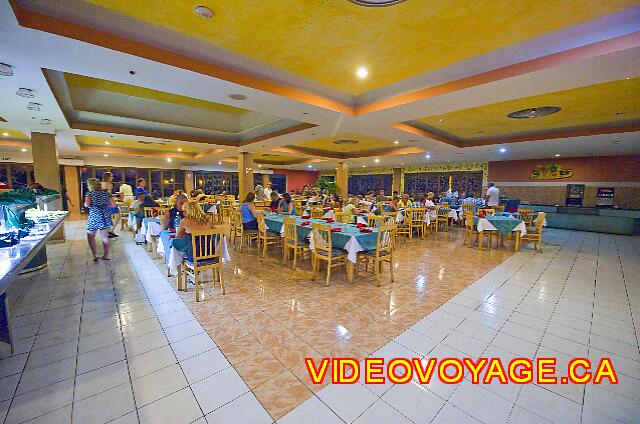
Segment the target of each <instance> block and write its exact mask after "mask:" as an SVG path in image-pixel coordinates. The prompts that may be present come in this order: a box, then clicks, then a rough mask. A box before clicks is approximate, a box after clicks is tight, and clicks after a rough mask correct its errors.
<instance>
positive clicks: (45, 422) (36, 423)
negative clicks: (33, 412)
mask: <svg viewBox="0 0 640 424" xmlns="http://www.w3.org/2000/svg"><path fill="white" fill-rule="evenodd" d="M72 409H73V408H72V406H71V405H67V406H64V407H62V408H60V409H56V410H55V411H51V412H49V413H48V414H44V415H41V416H39V417H38V418H34V419H32V420H29V421H25V423H24V424H69V423H70V422H71V410H72Z"/></svg>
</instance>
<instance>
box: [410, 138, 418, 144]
mask: <svg viewBox="0 0 640 424" xmlns="http://www.w3.org/2000/svg"><path fill="white" fill-rule="evenodd" d="M417 142H418V139H417V138H412V139H410V140H409V143H417Z"/></svg>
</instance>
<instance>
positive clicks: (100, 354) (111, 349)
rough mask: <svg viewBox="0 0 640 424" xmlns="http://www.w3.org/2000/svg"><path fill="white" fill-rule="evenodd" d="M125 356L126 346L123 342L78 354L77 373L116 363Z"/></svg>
mask: <svg viewBox="0 0 640 424" xmlns="http://www.w3.org/2000/svg"><path fill="white" fill-rule="evenodd" d="M124 357H125V355H124V346H123V345H122V343H116V344H113V345H111V346H107V347H103V348H100V349H96V350H93V351H91V352H87V353H84V354H82V355H78V366H77V368H76V374H83V373H85V372H89V371H93V370H95V369H98V368H101V367H104V366H106V365H111V364H114V363H116V362H119V361H122V360H123V359H124Z"/></svg>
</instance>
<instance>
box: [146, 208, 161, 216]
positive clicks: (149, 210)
mask: <svg viewBox="0 0 640 424" xmlns="http://www.w3.org/2000/svg"><path fill="white" fill-rule="evenodd" d="M159 209H160V208H159V207H151V208H142V210H143V212H144V217H145V218H153V217H154V216H158V214H159V212H158V211H159Z"/></svg>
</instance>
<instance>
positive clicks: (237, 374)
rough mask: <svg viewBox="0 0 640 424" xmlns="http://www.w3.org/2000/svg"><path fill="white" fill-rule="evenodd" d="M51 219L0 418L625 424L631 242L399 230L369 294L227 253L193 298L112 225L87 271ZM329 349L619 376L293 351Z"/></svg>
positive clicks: (636, 270)
mask: <svg viewBox="0 0 640 424" xmlns="http://www.w3.org/2000/svg"><path fill="white" fill-rule="evenodd" d="M68 229H69V230H70V231H69V238H70V239H71V240H72V241H69V242H67V243H65V244H64V245H57V246H52V247H50V248H49V250H48V251H49V256H50V266H49V268H48V269H47V270H46V271H44V272H42V273H40V274H39V275H34V276H31V277H30V278H25V279H23V280H22V281H21V282H20V284H15V285H14V286H13V288H12V291H11V298H10V299H11V306H12V316H13V320H12V327H13V329H14V336H15V338H16V339H18V341H17V343H16V352H15V355H14V356H11V357H7V358H5V359H2V360H0V417H5V416H6V418H5V422H6V423H19V422H25V421H27V420H30V419H32V418H33V419H37V420H35V421H30V422H43V423H57V422H63V423H67V422H78V423H104V422H114V423H136V422H143V423H146V422H151V423H163V422H166V423H190V422H197V423H198V424H203V423H206V422H209V423H236V422H237V423H263V422H265V423H270V422H272V421H273V420H278V422H282V423H315V422H317V423H333V422H335V423H342V422H358V423H366V422H372V423H374V422H375V423H402V422H407V423H411V422H414V423H422V422H425V423H429V422H434V423H448V422H451V423H466V422H469V423H475V422H484V423H493V422H512V423H529V422H530V423H544V422H562V423H563V424H565V423H573V422H576V423H577V422H583V423H607V422H612V423H618V422H627V423H638V422H640V394H639V393H640V353H639V352H638V336H639V335H640V328H639V327H638V319H639V317H640V259H639V258H640V240H639V239H638V238H631V237H618V236H609V235H599V234H591V233H578V232H568V231H557V230H549V231H547V237H546V238H547V240H549V241H550V242H551V244H547V245H546V246H545V251H544V253H542V254H534V253H533V252H532V251H530V250H525V251H523V252H521V253H519V254H516V255H513V256H510V253H509V252H508V251H506V250H504V251H492V252H491V255H490V256H488V257H487V254H486V253H487V252H478V251H477V250H476V249H468V248H464V247H461V246H460V241H459V239H458V238H457V237H458V236H455V235H452V236H446V237H440V240H438V241H435V240H427V241H414V242H412V243H411V244H410V245H408V246H405V247H403V248H401V251H402V249H404V253H403V254H399V255H398V256H399V258H400V260H399V263H398V265H397V268H396V277H397V281H396V284H394V285H391V284H389V283H388V282H387V283H386V284H383V286H382V287H381V288H378V287H376V286H375V285H374V284H373V283H372V282H371V281H372V279H371V278H369V277H366V278H365V277H364V276H363V277H362V278H361V279H360V280H358V281H357V282H356V284H355V285H353V286H351V285H348V284H347V283H346V282H345V281H344V278H343V277H342V273H341V271H338V272H337V273H336V281H337V282H336V283H334V284H332V286H331V287H329V288H325V287H322V285H321V284H320V282H315V283H314V282H309V281H308V275H309V271H308V269H306V268H304V267H303V268H302V269H300V270H298V271H295V272H294V271H290V270H288V269H287V268H284V267H282V265H280V264H279V263H278V260H279V255H278V257H277V259H276V258H275V255H272V256H273V257H270V258H267V259H264V260H263V259H259V260H256V256H255V255H254V254H253V253H247V254H238V253H234V252H232V256H233V257H234V259H233V261H232V263H230V264H228V266H227V267H226V269H227V272H226V275H225V278H226V281H227V282H228V291H227V294H226V295H225V296H224V297H222V296H221V295H220V294H218V293H217V292H216V290H213V291H209V292H208V293H207V294H208V297H207V299H206V301H205V302H201V303H200V304H195V302H194V293H193V290H191V291H190V292H188V293H186V294H182V293H180V294H177V293H176V292H175V291H174V289H173V284H171V285H170V284H169V283H168V280H167V279H166V278H165V277H164V276H163V274H162V272H161V270H162V271H163V268H162V266H161V263H160V261H156V265H158V267H154V266H153V265H152V263H153V262H152V261H151V259H150V258H149V256H148V254H147V253H146V252H145V251H144V250H143V248H141V247H139V246H135V244H133V243H132V241H131V239H130V237H129V236H128V235H124V236H123V237H121V239H120V240H118V241H117V242H116V243H115V251H114V255H113V257H114V260H113V261H111V263H109V264H107V263H105V262H100V263H98V264H94V263H93V262H89V263H87V249H86V247H85V241H84V239H83V232H82V228H81V227H79V226H78V225H77V224H72V225H70V226H69V227H68ZM503 261H504V262H503ZM501 262H502V263H501ZM500 263H501V264H500ZM497 264H500V265H498V266H497V267H495V268H494V266H495V265H497ZM492 268H493V269H492ZM385 276H388V274H385ZM476 280H477V281H476ZM383 281H384V280H383ZM474 281H475V282H474ZM172 283H173V281H172ZM471 283H472V284H471ZM469 284H471V285H469ZM458 292H459V293H458ZM451 297H452V299H451V300H449V301H447V302H446V303H444V304H443V305H442V306H440V307H438V306H439V305H440V303H442V302H444V301H445V300H447V299H448V298H451ZM436 308H437V309H436ZM434 309H435V310H434ZM424 316H426V317H425V318H423V317H424ZM416 321H417V322H416ZM407 327H409V328H407ZM218 346H220V347H219V348H218ZM347 354H348V355H352V356H356V357H358V358H359V359H361V358H364V357H365V356H368V355H369V354H371V355H372V356H382V357H385V358H390V357H394V356H408V357H415V356H420V357H422V356H438V357H445V356H460V357H462V356H471V357H477V356H479V355H481V354H484V355H485V356H499V357H501V358H503V359H508V358H511V357H514V356H518V355H520V356H522V355H524V356H529V357H542V356H556V357H558V359H559V362H560V363H563V362H564V363H566V361H568V359H569V357H570V356H576V355H583V356H589V357H590V358H592V359H593V360H595V359H597V358H600V357H602V356H608V357H611V358H612V360H613V363H614V366H615V367H616V370H617V371H618V376H619V377H620V384H619V385H616V386H612V385H607V384H603V385H601V386H595V385H588V386H586V387H583V386H573V385H566V386H564V385H559V386H544V387H542V386H537V385H533V384H532V385H525V386H516V385H505V386H503V385H499V384H493V385H490V386H484V387H481V386H474V385H471V384H470V383H468V382H467V381H465V383H464V384H460V385H445V384H442V383H438V382H436V381H433V382H432V383H431V384H429V385H426V386H421V385H419V384H417V383H410V384H407V385H397V386H394V385H390V384H385V385H382V386H365V385H363V384H356V385H349V386H344V385H337V386H334V385H330V386H327V387H323V388H319V387H316V386H312V385H311V384H309V379H308V376H307V375H306V373H305V372H304V370H303V368H302V367H301V358H302V357H303V356H305V355H310V356H313V357H319V356H328V355H331V356H346V355H347ZM300 403H301V404H300ZM298 404H300V405H299V406H298ZM203 417H205V418H203Z"/></svg>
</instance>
